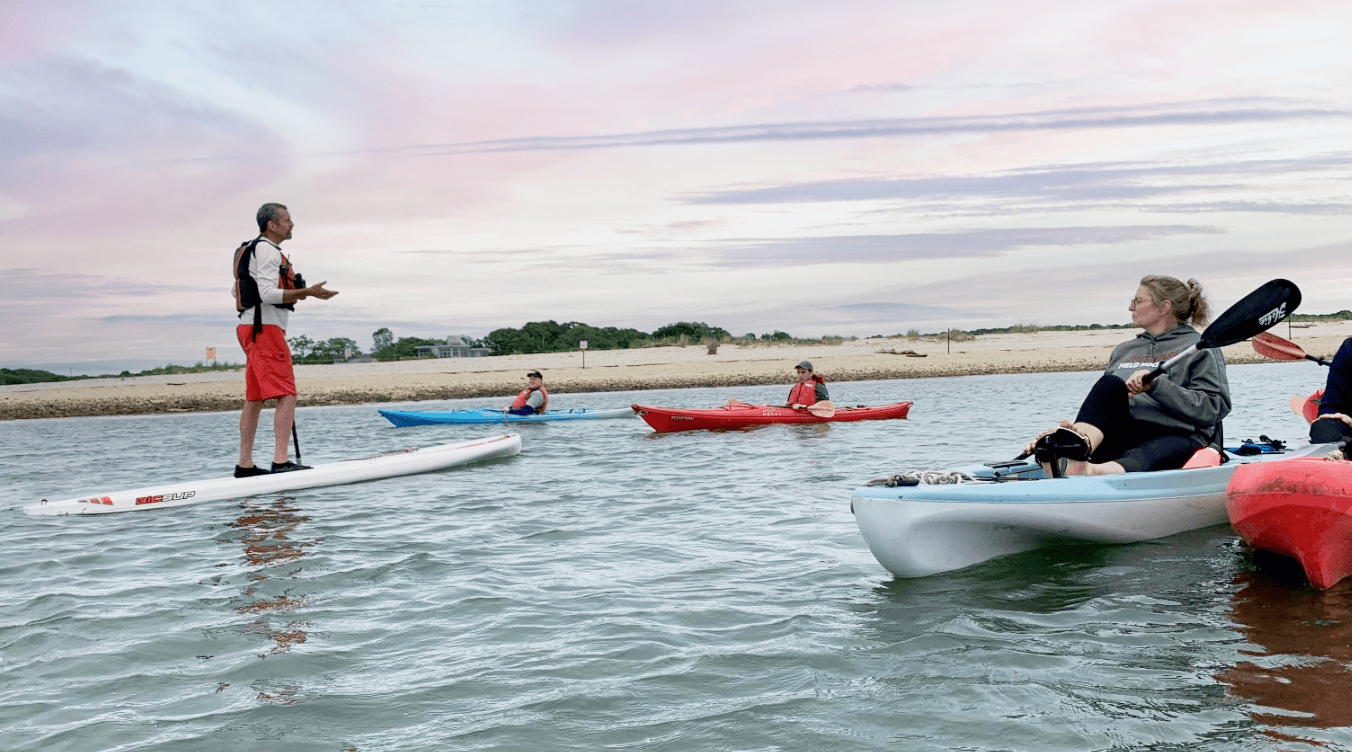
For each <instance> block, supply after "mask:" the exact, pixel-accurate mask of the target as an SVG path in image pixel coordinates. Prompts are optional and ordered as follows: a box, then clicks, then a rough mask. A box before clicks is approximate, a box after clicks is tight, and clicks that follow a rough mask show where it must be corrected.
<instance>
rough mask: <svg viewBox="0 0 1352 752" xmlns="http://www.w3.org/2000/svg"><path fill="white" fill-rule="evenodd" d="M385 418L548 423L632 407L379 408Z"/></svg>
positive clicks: (419, 422)
mask: <svg viewBox="0 0 1352 752" xmlns="http://www.w3.org/2000/svg"><path fill="white" fill-rule="evenodd" d="M380 414H381V415H384V416H385V418H386V419H387V420H389V421H390V422H391V423H393V424H395V425H396V426H400V427H403V426H433V425H443V424H446V423H455V424H472V423H551V422H554V421H563V420H602V419H605V418H632V417H634V411H633V410H632V409H631V408H628V407H622V408H616V409H614V410H592V409H590V408H578V409H576V410H550V411H549V412H546V413H544V414H543V415H540V414H537V415H512V414H511V413H506V412H503V411H502V410H494V409H493V408H490V407H476V408H473V409H470V410H452V411H450V412H439V413H432V412H428V413H421V412H404V411H402V410H381V411H380Z"/></svg>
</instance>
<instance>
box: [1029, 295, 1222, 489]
mask: <svg viewBox="0 0 1352 752" xmlns="http://www.w3.org/2000/svg"><path fill="white" fill-rule="evenodd" d="M1127 309H1128V310H1130V311H1131V322H1132V323H1133V324H1135V325H1136V326H1139V327H1141V328H1142V329H1144V330H1145V331H1143V332H1142V333H1141V334H1139V335H1137V336H1136V339H1133V340H1130V341H1128V342H1123V343H1122V344H1120V345H1118V346H1117V347H1116V348H1114V349H1113V354H1112V356H1111V357H1110V358H1109V360H1108V367H1107V369H1105V371H1104V374H1103V376H1101V377H1099V380H1098V381H1097V382H1096V383H1095V384H1094V386H1093V388H1092V389H1090V391H1089V395H1088V396H1087V397H1085V399H1084V402H1083V403H1082V404H1081V405H1080V412H1079V414H1078V415H1076V417H1075V421H1074V422H1073V423H1072V422H1071V421H1068V420H1062V421H1061V424H1060V425H1059V426H1055V427H1053V428H1051V429H1048V430H1047V431H1044V432H1043V433H1042V435H1041V436H1039V437H1038V438H1037V439H1036V440H1034V441H1033V442H1032V443H1030V444H1029V445H1028V448H1027V453H1028V454H1032V455H1034V457H1035V459H1036V460H1037V462H1039V463H1040V464H1042V466H1043V468H1044V469H1045V470H1046V471H1047V473H1048V477H1056V476H1059V475H1060V462H1061V460H1066V461H1067V464H1066V469H1065V473H1066V474H1067V475H1111V474H1115V473H1133V472H1143V471H1147V470H1168V469H1173V468H1179V467H1183V465H1184V464H1185V463H1187V461H1188V460H1189V458H1191V457H1192V455H1193V453H1194V452H1196V451H1197V450H1198V449H1201V448H1202V447H1206V446H1219V445H1220V442H1221V419H1222V418H1224V417H1225V416H1226V415H1227V414H1229V412H1230V385H1229V382H1228V381H1227V380H1226V377H1225V358H1224V356H1222V355H1221V351H1220V348H1207V349H1203V350H1199V351H1197V352H1195V353H1193V354H1192V355H1190V356H1188V357H1186V358H1184V359H1183V360H1181V361H1180V362H1178V363H1175V364H1174V365H1172V366H1170V367H1169V368H1168V369H1167V370H1166V371H1165V372H1164V373H1163V374H1161V375H1160V376H1159V377H1157V378H1155V379H1154V380H1152V381H1149V382H1147V381H1146V380H1145V376H1146V375H1147V374H1149V373H1150V372H1151V370H1153V369H1154V368H1155V367H1156V366H1158V365H1160V364H1162V363H1164V361H1166V360H1168V359H1169V358H1171V357H1173V356H1174V355H1176V354H1178V353H1179V352H1182V351H1183V350H1185V349H1187V347H1188V346H1189V345H1193V344H1196V343H1197V341H1198V340H1200V339H1201V335H1200V334H1199V333H1198V332H1197V330H1196V329H1194V328H1193V327H1192V326H1190V325H1189V324H1188V322H1192V323H1193V324H1196V325H1198V326H1201V325H1203V324H1205V323H1206V321H1207V319H1208V318H1209V315H1210V313H1209V310H1208V306H1207V302H1206V299H1205V298H1204V297H1202V286H1201V284H1199V283H1198V282H1197V280H1195V279H1190V280H1188V281H1187V282H1180V281H1178V280H1177V279H1174V278H1173V277H1164V276H1157V275H1151V276H1147V277H1144V278H1142V279H1141V284H1140V287H1138V288H1137V290H1136V295H1135V297H1133V298H1132V300H1131V304H1130V305H1129V306H1128V307H1127Z"/></svg>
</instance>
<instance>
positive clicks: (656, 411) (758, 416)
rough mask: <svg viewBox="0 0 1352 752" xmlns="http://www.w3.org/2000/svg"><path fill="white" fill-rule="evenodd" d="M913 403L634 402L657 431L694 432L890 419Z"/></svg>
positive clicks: (908, 409) (905, 411) (638, 411)
mask: <svg viewBox="0 0 1352 752" xmlns="http://www.w3.org/2000/svg"><path fill="white" fill-rule="evenodd" d="M910 411H911V403H910V402H898V403H897V404H895V405H879V406H877V407H837V408H834V409H832V410H819V411H818V413H820V414H815V415H814V414H813V413H812V412H811V411H810V410H808V409H803V410H795V409H793V408H792V407H784V406H781V405H748V404H746V403H743V402H734V403H731V404H728V405H724V406H723V407H709V408H702V409H684V408H678V407H646V406H644V405H634V412H636V413H638V416H639V417H640V418H642V419H644V420H645V421H647V422H648V425H650V426H652V427H653V429H654V430H657V431H662V432H666V431H691V430H694V429H697V428H746V427H747V426H760V425H765V424H768V423H836V422H840V421H851V420H889V419H892V418H905V417H906V413H908V412H910Z"/></svg>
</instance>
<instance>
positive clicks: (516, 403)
mask: <svg viewBox="0 0 1352 752" xmlns="http://www.w3.org/2000/svg"><path fill="white" fill-rule="evenodd" d="M533 391H535V390H533V389H531V388H530V387H526V388H525V389H522V390H521V391H520V392H518V393H517V395H516V399H515V400H513V401H512V409H513V410H517V409H520V408H523V407H525V406H526V400H528V399H530V393H531V392H533ZM540 396H541V397H543V398H544V401H543V402H541V403H540V407H539V408H537V409H536V410H535V412H536V413H542V412H544V411H545V408H547V407H549V390H548V389H545V388H544V387H540Z"/></svg>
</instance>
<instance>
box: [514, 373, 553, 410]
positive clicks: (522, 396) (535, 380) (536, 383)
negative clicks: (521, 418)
mask: <svg viewBox="0 0 1352 752" xmlns="http://www.w3.org/2000/svg"><path fill="white" fill-rule="evenodd" d="M548 407H549V390H548V389H545V377H544V376H542V375H540V372H539V371H531V372H530V373H528V374H526V388H525V389H522V390H521V391H520V392H518V393H517V395H516V399H515V400H513V401H512V406H511V407H509V408H507V412H509V413H511V414H512V415H538V414H541V413H543V412H544V411H545V410H546V409H548Z"/></svg>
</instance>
